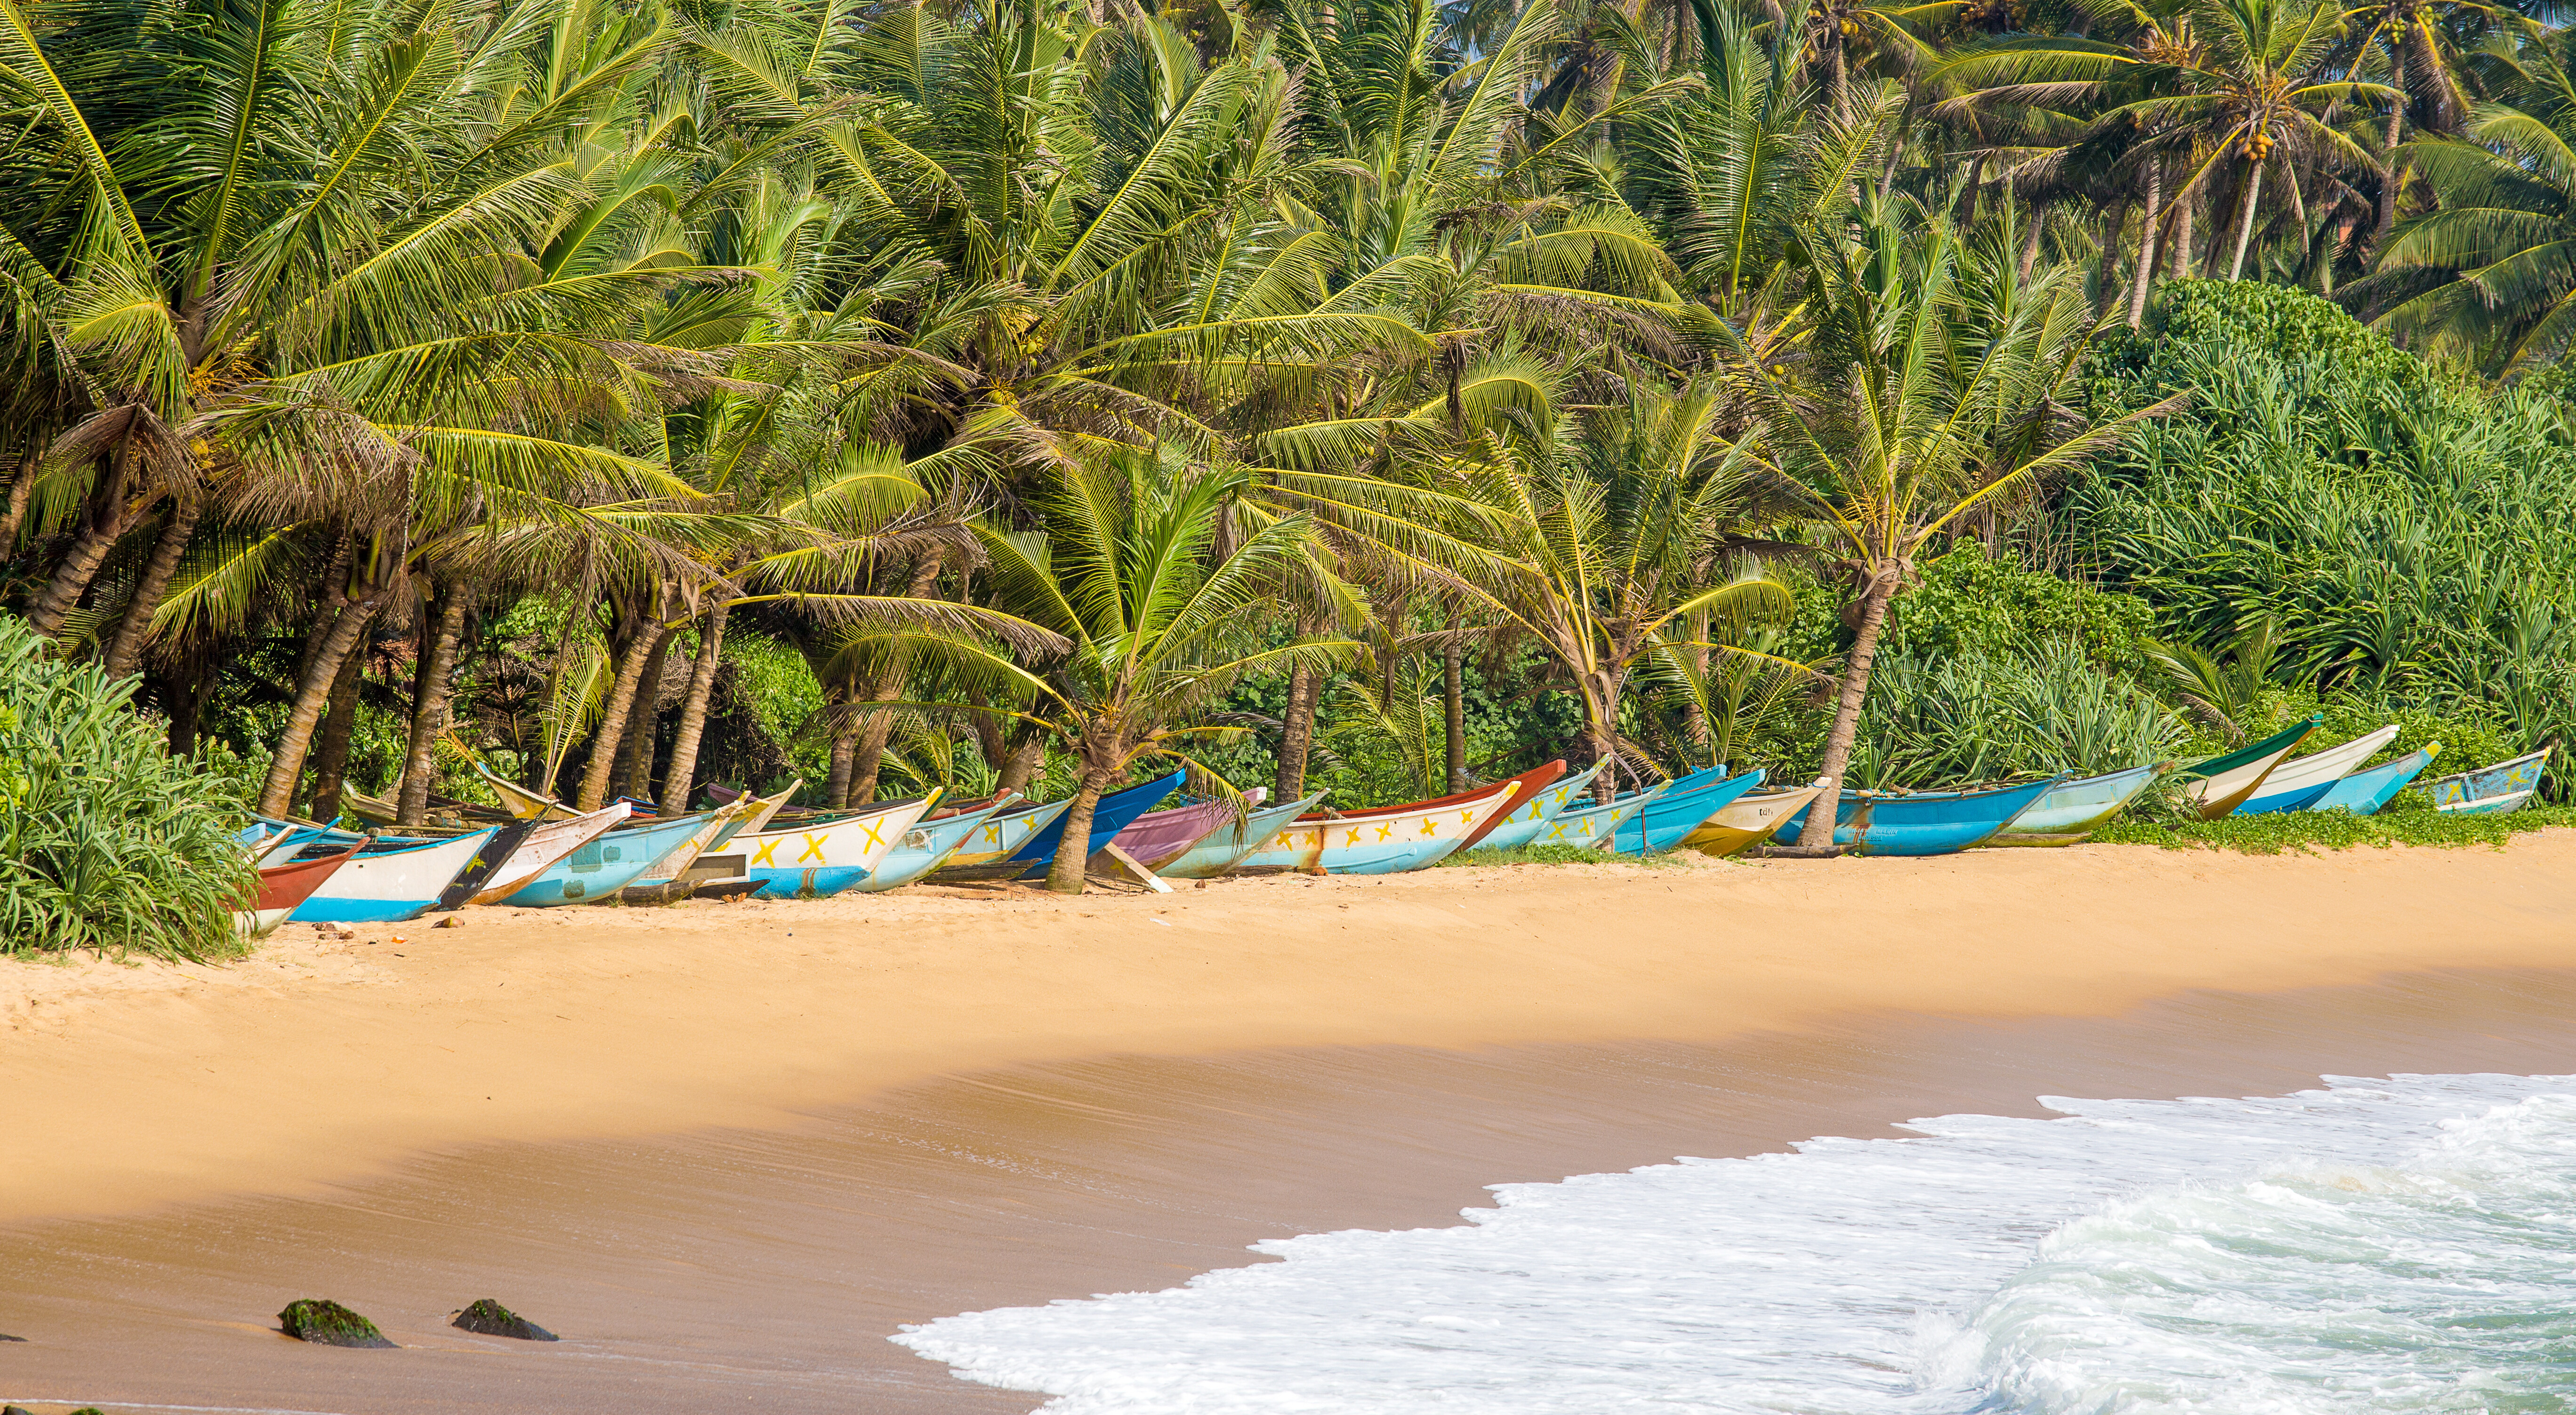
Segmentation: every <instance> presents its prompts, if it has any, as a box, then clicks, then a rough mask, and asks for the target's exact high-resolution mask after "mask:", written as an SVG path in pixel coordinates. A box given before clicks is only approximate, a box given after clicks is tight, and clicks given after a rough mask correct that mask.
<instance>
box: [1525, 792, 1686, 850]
mask: <svg viewBox="0 0 2576 1415" xmlns="http://www.w3.org/2000/svg"><path fill="white" fill-rule="evenodd" d="M1672 785H1673V784H1672V783H1671V782H1669V781H1658V782H1656V783H1655V784H1654V785H1652V786H1649V787H1647V788H1646V789H1645V790H1643V791H1631V792H1629V793H1628V794H1627V795H1625V796H1621V797H1619V798H1617V799H1616V800H1612V801H1606V802H1603V803H1601V804H1599V805H1593V806H1575V807H1571V808H1569V809H1567V810H1562V811H1559V812H1557V813H1556V814H1555V816H1553V817H1551V818H1550V819H1549V821H1548V822H1547V824H1546V825H1545V826H1543V827H1541V828H1540V830H1539V833H1538V836H1537V838H1535V839H1533V840H1532V841H1530V844H1532V845H1571V846H1573V847H1574V848H1575V849H1578V850H1605V849H1608V848H1609V846H1610V841H1611V839H1612V838H1613V837H1614V836H1616V835H1617V834H1618V833H1619V827H1620V826H1622V825H1624V824H1626V823H1627V821H1628V818H1629V817H1630V816H1633V815H1635V814H1636V813H1637V812H1639V811H1641V810H1643V809H1645V806H1646V803H1647V802H1649V801H1652V800H1654V799H1655V798H1656V797H1658V796H1661V795H1662V794H1664V793H1665V792H1666V791H1669V790H1671V789H1672Z"/></svg>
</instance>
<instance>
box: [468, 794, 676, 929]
mask: <svg viewBox="0 0 2576 1415" xmlns="http://www.w3.org/2000/svg"><path fill="white" fill-rule="evenodd" d="M713 815H714V812H712V811H710V812H708V813H707V814H705V815H696V816H681V817H679V818H677V819H675V820H667V821H656V822H654V823H653V824H651V825H645V826H637V827H632V828H630V829H626V830H611V831H606V832H603V833H602V834H600V835H599V836H597V837H596V838H594V839H592V840H591V841H590V842H589V843H587V844H585V845H583V846H582V847H581V848H579V849H577V850H575V851H573V852H572V853H571V854H569V855H566V856H565V857H563V858H562V859H560V860H557V861H556V862H555V863H554V864H552V865H550V866H548V867H547V868H546V872H545V873H544V874H541V875H539V876H537V877H536V878H535V879H533V880H530V881H528V883H527V885H526V886H525V887H523V888H521V889H520V890H519V891H518V892H517V893H516V894H513V895H511V896H510V897H509V898H507V899H505V900H503V901H501V902H503V903H505V904H507V905H509V906H510V907H512V908H514V909H553V908H559V907H562V906H564V905H571V904H597V903H600V902H602V901H604V900H608V899H613V898H615V897H616V896H617V891H619V890H621V889H624V888H625V887H626V886H628V885H630V884H633V883H634V882H635V881H637V880H638V879H641V878H643V876H644V872H645V871H646V870H648V869H650V868H652V866H653V862H654V861H656V860H659V859H661V858H662V857H663V856H665V855H668V854H669V853H671V848H672V847H673V846H675V845H678V844H679V843H680V842H682V841H684V840H686V839H688V838H689V836H691V835H692V834H695V833H696V832H698V831H701V830H704V829H705V828H706V827H707V823H708V820H709V818H710V817H711V816H713Z"/></svg>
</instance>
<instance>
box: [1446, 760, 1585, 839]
mask: <svg viewBox="0 0 2576 1415" xmlns="http://www.w3.org/2000/svg"><path fill="white" fill-rule="evenodd" d="M1601 766H1602V764H1601V763H1600V762H1594V763H1593V764H1592V765H1590V766H1588V767H1585V768H1584V769H1583V770H1581V771H1578V772H1576V773H1574V774H1573V775H1572V776H1565V777H1559V778H1558V779H1557V780H1556V781H1555V783H1554V784H1552V785H1550V786H1548V787H1546V788H1545V789H1543V790H1541V791H1540V792H1539V793H1538V794H1537V795H1536V796H1533V797H1531V798H1530V801H1529V804H1528V805H1525V806H1523V807H1521V808H1520V809H1519V810H1516V811H1513V812H1512V813H1510V814H1509V815H1506V816H1505V817H1503V823H1502V824H1501V825H1498V826H1496V827H1494V829H1493V833H1492V834H1489V835H1487V836H1486V837H1485V838H1484V839H1482V840H1479V841H1477V842H1476V843H1475V844H1473V845H1469V846H1466V847H1464V848H1465V849H1468V850H1517V849H1519V848H1520V847H1522V846H1524V845H1531V844H1537V843H1540V841H1539V835H1540V833H1541V832H1543V831H1545V830H1546V829H1547V826H1548V823H1549V822H1550V821H1553V820H1555V819H1556V817H1557V815H1558V813H1559V812H1561V811H1564V810H1566V809H1567V808H1568V807H1569V806H1571V805H1572V804H1573V801H1574V798H1575V796H1576V795H1577V794H1578V793H1580V792H1581V791H1582V790H1583V788H1584V787H1586V786H1589V785H1591V784H1592V778H1593V777H1595V776H1598V775H1600V774H1601ZM1545 843H1547V844H1550V845H1553V844H1556V843H1558V842H1556V841H1555V840H1552V839H1551V840H1549V841H1547V842H1545Z"/></svg>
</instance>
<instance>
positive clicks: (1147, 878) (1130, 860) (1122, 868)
mask: <svg viewBox="0 0 2576 1415" xmlns="http://www.w3.org/2000/svg"><path fill="white" fill-rule="evenodd" d="M1091 858H1092V860H1093V861H1095V862H1097V861H1100V860H1107V861H1108V862H1109V863H1111V864H1113V865H1115V866H1117V867H1118V872H1119V873H1120V874H1123V875H1125V876H1127V877H1128V878H1129V879H1132V880H1134V881H1135V882H1136V883H1138V884H1141V885H1143V886H1145V887H1146V888H1147V889H1149V890H1152V891H1153V892H1154V893H1156V894H1169V893H1171V892H1172V887H1171V886H1170V885H1168V884H1165V883H1163V877H1162V876H1161V875H1158V874H1156V873H1154V872H1153V871H1152V870H1149V869H1147V868H1145V867H1144V866H1143V865H1140V864H1138V863H1137V862H1136V857H1135V856H1133V855H1130V854H1128V853H1127V852H1126V851H1124V850H1121V849H1119V848H1118V846H1117V844H1116V843H1115V842H1112V843H1110V844H1107V845H1103V846H1101V847H1100V852H1099V853H1098V854H1096V855H1093V856H1092V857H1091Z"/></svg>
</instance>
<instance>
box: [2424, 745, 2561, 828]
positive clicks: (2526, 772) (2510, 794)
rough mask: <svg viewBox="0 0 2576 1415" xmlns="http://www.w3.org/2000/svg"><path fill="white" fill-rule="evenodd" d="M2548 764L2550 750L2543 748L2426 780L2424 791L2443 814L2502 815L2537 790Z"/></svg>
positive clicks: (2527, 798)
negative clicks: (2470, 769) (2488, 765)
mask: <svg viewBox="0 0 2576 1415" xmlns="http://www.w3.org/2000/svg"><path fill="white" fill-rule="evenodd" d="M2548 763H2549V749H2548V748H2546V747H2543V748H2541V749H2540V750H2539V751H2537V752H2534V753H2532V754H2531V755H2529V756H2527V757H2516V758H2514V759H2513V760H2512V761H2509V762H2498V763H2496V764H2495V765H2494V766H2490V767H2481V768H2479V769H2478V770H2476V771H2464V772H2460V773H2457V774H2456V775H2452V776H2445V777H2440V778H2438V779H2436V780H2433V781H2429V782H2426V783H2425V784H2424V790H2425V792H2426V794H2428V795H2430V796H2431V797H2432V798H2433V809H2434V810H2437V811H2441V812H2443V813H2444V814H2447V815H2455V816H2501V815H2505V814H2508V813H2510V812H2513V811H2518V810H2521V809H2522V803H2523V802H2525V801H2528V800H2530V799H2531V797H2532V793H2534V792H2536V791H2538V790H2539V789H2540V777H2541V772H2542V770H2543V769H2544V768H2545V767H2546V766H2547V765H2548Z"/></svg>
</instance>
